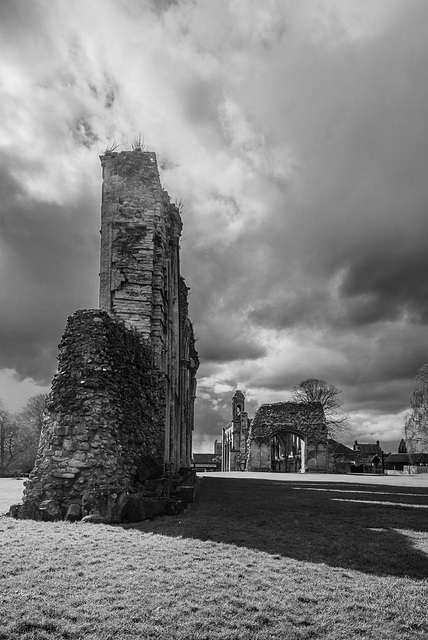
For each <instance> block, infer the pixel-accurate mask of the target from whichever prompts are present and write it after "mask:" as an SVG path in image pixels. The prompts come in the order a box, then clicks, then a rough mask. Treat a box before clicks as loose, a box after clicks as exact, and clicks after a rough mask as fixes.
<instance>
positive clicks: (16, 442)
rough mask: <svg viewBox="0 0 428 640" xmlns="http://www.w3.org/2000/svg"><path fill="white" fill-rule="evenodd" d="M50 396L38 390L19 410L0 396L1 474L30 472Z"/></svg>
mask: <svg viewBox="0 0 428 640" xmlns="http://www.w3.org/2000/svg"><path fill="white" fill-rule="evenodd" d="M47 398H48V395H47V394H46V393H38V394H36V395H35V396H32V397H31V398H30V399H29V400H28V402H27V403H26V405H25V406H24V407H23V409H21V410H20V411H18V412H15V413H13V412H11V411H9V409H8V408H7V406H6V403H5V402H4V401H3V400H1V399H0V476H8V475H14V474H16V473H29V472H30V471H31V469H32V468H33V466H34V462H35V459H36V454H37V448H38V446H39V440H40V432H41V430H42V424H43V414H44V411H45V408H46V402H47Z"/></svg>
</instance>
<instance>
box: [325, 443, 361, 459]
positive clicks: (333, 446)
mask: <svg viewBox="0 0 428 640" xmlns="http://www.w3.org/2000/svg"><path fill="white" fill-rule="evenodd" d="M328 446H329V449H330V453H331V454H332V455H345V456H347V457H349V458H355V454H356V453H357V452H356V451H353V450H352V449H351V448H350V447H347V446H346V444H342V443H341V442H337V440H334V438H329V439H328Z"/></svg>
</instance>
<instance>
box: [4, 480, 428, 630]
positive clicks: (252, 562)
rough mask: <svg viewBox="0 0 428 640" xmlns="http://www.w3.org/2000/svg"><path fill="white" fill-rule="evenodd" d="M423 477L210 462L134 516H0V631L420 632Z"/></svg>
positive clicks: (425, 588)
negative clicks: (156, 513)
mask: <svg viewBox="0 0 428 640" xmlns="http://www.w3.org/2000/svg"><path fill="white" fill-rule="evenodd" d="M427 484H428V478H427V479H425V478H423V477H421V476H417V477H413V478H404V479H403V478H400V477H379V478H378V477H362V476H357V477H352V476H306V477H302V476H298V475H293V476H291V475H290V476H286V477H285V476H279V475H264V474H259V475H254V476H251V475H247V474H236V475H235V476H234V475H229V476H227V477H225V476H222V475H221V474H218V475H216V474H212V475H211V476H207V477H204V478H203V479H202V482H201V485H200V487H199V490H198V494H197V497H196V501H195V503H194V504H193V505H191V506H190V507H189V508H188V510H187V511H186V513H185V514H184V515H182V516H178V517H164V518H159V519H156V520H149V521H145V522H143V523H140V524H139V525H135V526H126V527H113V526H103V525H89V524H81V523H75V524H71V523H62V522H60V523H40V522H30V521H15V520H11V519H9V518H5V517H3V518H1V519H0V529H1V532H0V536H1V538H0V541H1V545H0V555H1V563H0V567H1V568H0V575H1V580H0V598H1V606H0V617H1V618H2V620H1V623H0V640H6V639H7V640H9V639H11V640H15V639H18V638H19V639H20V640H21V639H23V640H42V639H43V640H44V639H57V638H58V639H59V638H66V639H68V640H80V639H81V638H82V639H93V640H95V639H97V640H98V639H101V640H107V639H108V640H110V639H113V638H117V639H134V638H135V639H137V638H176V639H180V640H185V639H186V640H187V639H189V640H203V639H205V640H210V639H215V638H218V639H223V640H226V639H227V640H229V639H233V640H235V639H236V640H238V638H239V639H240V640H241V639H242V640H246V639H254V640H256V639H257V640H265V639H268V638H272V639H273V638H275V639H276V640H279V639H281V640H282V639H284V638H285V639H287V638H290V639H296V640H297V639H309V638H330V639H335V640H339V639H340V640H343V639H344V638H354V637H356V638H373V639H375V638H376V639H385V640H386V639H388V640H391V639H395V638H400V639H410V638H427V637H428V614H427V601H428V582H427V578H428V533H427V532H428V486H427ZM0 487H1V482H0Z"/></svg>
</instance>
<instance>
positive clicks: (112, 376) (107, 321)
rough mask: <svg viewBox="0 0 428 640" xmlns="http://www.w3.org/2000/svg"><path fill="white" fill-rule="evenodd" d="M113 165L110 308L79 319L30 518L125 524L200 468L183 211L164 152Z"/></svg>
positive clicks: (107, 218)
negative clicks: (163, 175) (163, 177)
mask: <svg viewBox="0 0 428 640" xmlns="http://www.w3.org/2000/svg"><path fill="white" fill-rule="evenodd" d="M101 162H102V166H103V177H104V182H103V200H102V212H101V268H100V307H101V310H85V311H77V312H76V313H75V314H74V315H73V316H72V317H71V318H69V320H68V324H67V328H66V331H65V333H64V336H63V339H62V341H61V344H60V346H59V348H60V355H59V358H58V360H59V367H58V373H57V375H56V376H55V377H54V380H53V383H52V390H51V393H50V396H49V402H48V411H47V413H46V416H45V419H44V427H43V430H42V436H41V441H40V446H39V452H38V456H37V460H36V464H35V467H34V470H33V471H32V473H31V475H30V478H29V480H28V481H27V485H26V489H25V496H24V504H23V506H22V508H21V510H20V514H19V515H20V517H32V518H41V517H49V518H59V517H65V516H66V515H67V514H68V517H73V518H76V519H77V518H79V517H81V516H82V515H85V514H86V513H90V512H94V511H95V512H98V513H100V514H102V515H103V516H105V517H106V518H107V520H109V521H120V520H122V519H124V517H125V518H126V513H127V509H128V512H129V509H130V508H131V507H130V505H131V506H132V500H131V498H132V497H137V496H140V497H141V496H144V497H145V498H144V499H145V501H146V507H147V500H150V498H149V497H148V496H152V497H153V496H156V497H157V498H159V496H162V497H164V498H165V497H168V496H169V491H170V487H171V482H167V478H168V477H169V478H171V476H173V475H174V474H176V473H177V472H179V471H180V470H181V471H182V470H184V469H185V468H189V467H190V460H191V437H192V430H193V405H194V400H195V391H196V381H195V375H196V370H197V367H198V364H199V362H198V356H197V353H196V350H195V347H194V337H193V328H192V324H191V322H190V320H189V318H188V305H187V287H186V285H185V283H184V280H183V279H182V278H181V276H180V264H179V244H178V243H179V237H180V233H181V226H182V223H181V219H180V215H179V212H178V210H177V208H176V207H175V205H173V204H171V202H170V199H169V197H168V194H167V193H166V192H165V191H164V190H163V189H162V186H161V183H160V179H159V174H158V170H157V165H156V157H155V154H153V153H146V152H141V151H132V152H122V153H109V154H106V155H104V156H102V158H101ZM161 472H164V474H165V473H166V475H164V480H162V479H160V480H157V481H156V482H155V483H154V484H153V481H151V480H150V478H151V477H155V476H159V475H160V473H161ZM151 483H152V484H151ZM134 502H135V501H134ZM138 509H139V515H140V517H143V516H142V515H141V506H140V507H138ZM146 510H147V509H146ZM128 515H129V513H128Z"/></svg>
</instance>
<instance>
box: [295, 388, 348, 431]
mask: <svg viewBox="0 0 428 640" xmlns="http://www.w3.org/2000/svg"><path fill="white" fill-rule="evenodd" d="M340 394H341V390H340V389H338V388H337V387H335V386H334V384H328V383H327V382H325V380H319V379H318V378H308V380H302V382H300V384H299V385H297V386H296V387H294V388H293V396H292V397H293V400H294V402H302V403H305V404H308V403H309V402H319V403H320V404H321V406H322V408H323V409H324V415H325V419H326V425H327V431H328V435H329V436H330V437H331V436H335V435H337V434H339V433H343V432H344V431H348V430H349V422H348V420H349V418H348V416H347V415H346V414H344V413H343V412H342V411H341V410H340V409H341V406H342V401H341V400H340V398H339V396H340Z"/></svg>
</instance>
